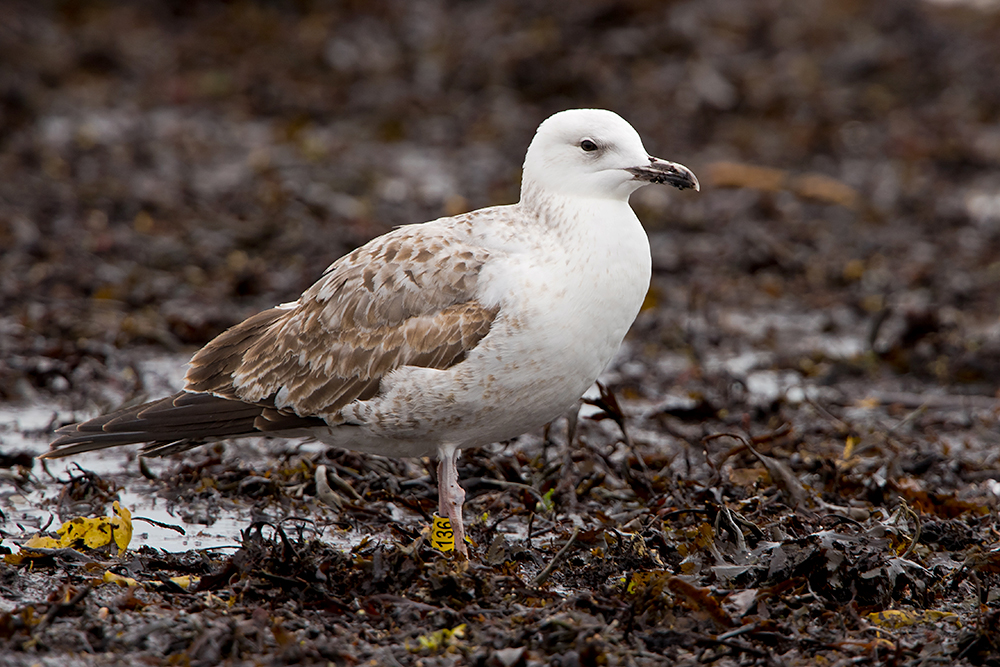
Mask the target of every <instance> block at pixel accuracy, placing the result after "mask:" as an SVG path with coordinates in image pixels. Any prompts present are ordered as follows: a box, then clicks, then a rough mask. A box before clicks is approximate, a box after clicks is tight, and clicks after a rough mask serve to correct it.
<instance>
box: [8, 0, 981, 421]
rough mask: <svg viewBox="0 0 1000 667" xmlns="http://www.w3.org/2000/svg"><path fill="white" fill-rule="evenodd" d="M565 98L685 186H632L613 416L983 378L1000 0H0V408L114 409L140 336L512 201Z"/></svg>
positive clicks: (284, 291)
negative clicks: (627, 330)
mask: <svg viewBox="0 0 1000 667" xmlns="http://www.w3.org/2000/svg"><path fill="white" fill-rule="evenodd" d="M591 106H592V107H604V108H608V109H613V110H615V111H617V112H618V113H619V114H621V115H622V116H623V117H625V118H626V119H627V120H628V121H630V122H631V123H632V124H633V125H634V126H635V127H636V129H637V130H638V131H639V133H640V134H641V135H642V137H643V138H644V141H645V144H646V148H647V149H648V150H649V151H650V153H651V154H653V155H658V156H660V157H663V158H667V159H671V160H675V161H678V162H681V163H683V164H686V165H687V166H689V167H690V168H692V169H693V170H694V171H695V172H696V173H697V174H698V175H699V177H700V178H701V180H702V183H703V190H702V192H701V193H700V194H693V193H679V192H676V191H673V190H669V189H666V188H645V189H643V190H642V191H641V192H640V193H637V195H636V196H634V198H633V205H634V206H635V208H636V210H637V212H638V214H639V217H640V218H641V219H642V220H643V222H644V224H646V226H647V229H648V230H649V232H650V236H651V244H652V247H653V254H654V270H655V275H654V280H653V285H652V289H651V291H650V295H649V299H648V300H647V307H646V309H645V310H644V312H643V313H642V314H641V316H640V319H639V321H638V323H637V326H636V327H635V328H634V330H633V332H632V334H631V336H630V339H629V341H630V342H629V345H628V346H627V348H626V350H625V352H624V353H623V356H622V358H621V359H620V360H619V362H618V364H617V365H616V368H615V370H614V372H613V373H612V375H611V379H612V381H613V384H614V385H615V388H616V389H617V390H619V391H620V392H622V393H623V395H624V396H625V397H626V399H628V400H636V401H643V400H645V401H647V402H650V403H656V402H658V401H661V402H662V401H663V400H664V396H667V397H669V396H674V397H675V398H676V400H677V401H678V404H677V405H676V406H671V405H666V404H663V405H661V407H662V409H663V410H665V411H667V412H670V411H673V412H674V413H676V414H682V413H684V411H687V414H689V415H697V414H699V413H698V410H701V409H708V411H709V412H708V413H707V414H713V413H715V414H718V410H719V409H722V408H723V406H724V405H728V404H730V402H731V401H733V400H736V399H738V400H736V405H751V406H754V405H755V406H757V409H758V410H759V411H760V412H758V413H755V414H756V416H757V417H759V418H760V419H762V420H763V421H762V423H764V424H766V423H767V419H768V418H769V417H768V415H770V414H772V413H773V411H774V410H776V409H777V408H775V405H776V402H778V403H780V402H781V401H786V400H792V398H794V397H795V396H798V398H802V395H800V394H801V391H800V393H799V394H795V395H794V396H793V395H792V394H789V393H788V392H789V391H791V390H792V389H793V388H795V387H799V388H800V389H801V387H803V386H806V387H816V388H831V387H832V388H834V390H836V391H837V392H839V393H838V394H836V396H834V397H833V398H836V397H837V396H840V399H841V400H843V401H844V402H845V403H850V402H851V401H857V400H861V399H864V398H865V397H866V396H868V395H869V394H870V393H871V392H872V391H881V392H882V393H883V394H884V396H882V398H880V399H879V398H878V397H877V400H882V401H886V400H888V399H886V398H885V396H888V395H889V394H890V393H891V392H897V393H898V392H906V391H945V392H949V393H962V394H980V395H983V396H992V395H993V394H994V393H995V392H996V390H997V387H998V382H1000V338H998V335H997V334H998V332H1000V329H998V324H997V321H996V315H997V306H998V293H997V291H998V289H997V288H998V286H1000V3H998V2H996V1H995V0H993V1H991V0H978V1H968V2H962V1H956V0H951V1H946V0H936V1H929V0H925V1H917V0H881V1H880V2H867V1H863V0H795V1H788V2H782V1H780V0H756V1H749V2H748V1H744V0H687V1H680V0H678V1H667V2H658V1H653V0H632V1H626V2H612V1H607V0H576V1H574V2H572V3H565V2H556V1H554V0H553V1H548V2H544V1H541V2H540V1H538V0H531V1H530V2H529V1H520V0H498V1H496V2H471V1H467V2H440V1H434V0H376V1H367V0H366V1H364V2H361V1H354V2H351V1H347V2H319V1H317V2H309V1H306V0H302V1H299V2H293V1H288V2H279V1H273V2H228V3H217V2H180V1H175V2H98V1H95V2H86V1H66V2H18V1H17V0H7V1H5V2H4V8H3V18H2V20H0V400H3V401H8V402H25V401H32V400H38V399H39V398H44V397H54V398H57V399H58V400H59V401H61V402H63V404H64V407H70V408H73V409H81V408H86V409H88V410H89V409H93V408H95V407H98V408H110V407H113V406H114V404H115V403H116V402H117V401H120V400H121V399H122V396H123V395H128V394H129V393H134V392H136V391H140V390H142V387H140V386H132V385H130V384H129V383H133V385H134V384H135V383H140V384H141V380H140V379H139V378H138V376H137V375H135V374H134V373H128V372H125V371H123V369H126V370H127V369H128V367H129V365H130V363H131V360H132V359H133V356H131V355H133V354H134V353H135V351H136V350H140V349H144V350H148V349H150V347H152V348H153V349H156V350H161V351H165V352H176V353H189V352H190V351H192V350H193V349H194V348H195V347H196V346H199V345H202V344H204V343H205V342H206V341H208V340H209V339H210V338H211V337H213V336H214V335H216V334H218V333H219V332H220V331H222V330H223V329H224V328H226V327H228V326H230V325H232V324H234V323H236V322H237V321H239V320H241V319H242V318H244V317H246V316H248V315H250V314H252V313H253V312H255V311H257V310H260V309H262V308H265V307H268V306H271V305H273V304H275V303H278V302H281V301H286V300H290V299H293V298H295V297H296V296H297V295H298V294H299V292H300V291H301V290H302V289H304V288H305V287H307V286H308V285H309V284H311V283H312V282H313V281H314V280H315V279H317V278H318V277H319V275H320V274H321V272H322V271H323V269H324V268H325V267H326V266H327V265H328V264H329V263H331V262H332V261H333V260H334V259H335V258H336V257H338V256H339V255H341V254H342V253H344V252H346V251H348V250H350V249H351V248H353V247H356V246H357V245H360V244H361V243H364V242H365V241H367V240H368V239H370V238H371V237H373V236H376V235H378V234H381V233H384V232H386V231H388V230H389V229H391V228H392V227H393V226H395V225H399V224H404V223H410V222H420V221H424V220H428V219H432V218H435V217H438V216H441V215H450V214H455V213H458V212H461V211H465V210H470V209H473V208H478V207H482V206H487V205H492V204H504V203H512V202H514V201H516V199H517V196H518V188H519V176H520V164H521V161H522V159H523V155H524V150H525V148H526V147H527V144H528V142H529V141H530V139H531V137H532V134H533V132H534V129H535V127H536V126H537V125H538V123H539V122H540V121H541V120H543V119H544V118H545V117H547V116H548V115H549V114H551V113H553V112H555V111H558V110H561V109H565V108H570V107H591ZM852 383H854V384H852ZM109 387H110V388H109ZM733 387H737V388H738V390H739V391H740V392H743V393H742V394H741V395H740V396H737V397H736V398H735V399H734V397H733V395H732V392H733V391H736V390H735V389H734V388H733ZM942 388H943V389H942ZM713 392H716V393H715V394H713ZM713 396H715V398H713ZM830 400H833V399H830Z"/></svg>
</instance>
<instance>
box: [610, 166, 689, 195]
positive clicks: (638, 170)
mask: <svg viewBox="0 0 1000 667" xmlns="http://www.w3.org/2000/svg"><path fill="white" fill-rule="evenodd" d="M625 171H627V172H629V173H630V174H632V175H634V176H635V178H636V180H637V181H646V182H648V183H668V184H669V185H672V186H674V187H675V188H677V189H678V190H686V189H688V188H693V189H694V190H695V191H696V192H697V191H699V190H701V185H700V184H699V183H698V177H697V176H695V175H694V172H693V171H691V170H690V169H688V168H687V167H685V166H684V165H682V164H677V163H676V162H667V161H666V160H661V159H660V158H658V157H650V158H649V164H648V165H645V166H642V167H629V168H628V169H626V170H625Z"/></svg>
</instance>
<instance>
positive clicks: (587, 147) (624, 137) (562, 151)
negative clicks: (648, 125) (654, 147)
mask: <svg viewBox="0 0 1000 667" xmlns="http://www.w3.org/2000/svg"><path fill="white" fill-rule="evenodd" d="M649 183H669V184H670V185H673V186H674V187H677V188H680V189H682V190H683V189H684V188H694V189H695V190H698V189H699V185H698V179H697V178H695V175H694V174H693V173H692V172H691V170H690V169H688V168H687V167H685V166H683V165H679V164H675V163H673V162H667V161H666V160H660V159H659V158H654V157H650V155H649V153H647V152H646V149H645V148H643V146H642V139H640V138H639V133H638V132H636V131H635V129H633V128H632V126H631V125H629V124H628V123H627V122H626V121H625V119H623V118H622V117H621V116H619V115H618V114H616V113H614V112H612V111H606V110H604V109H570V110H568V111H560V112H559V113H557V114H555V115H552V116H550V117H549V118H547V119H546V120H545V121H543V122H542V124H541V125H539V126H538V130H537V131H536V132H535V138H534V139H532V140H531V145H529V146H528V153H527V155H525V157H524V173H523V176H522V180H521V201H522V202H523V201H525V195H526V194H529V193H531V192H532V191H535V192H553V193H559V194H564V195H572V196H582V197H592V198H597V199H618V200H621V201H626V200H628V197H629V195H630V194H632V193H633V192H634V191H635V190H637V189H639V188H641V187H642V186H643V185H648V184H649ZM529 197H530V194H529Z"/></svg>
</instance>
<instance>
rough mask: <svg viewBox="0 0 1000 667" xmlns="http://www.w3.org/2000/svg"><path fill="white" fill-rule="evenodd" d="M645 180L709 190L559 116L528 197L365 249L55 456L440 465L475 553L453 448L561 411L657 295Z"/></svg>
mask: <svg viewBox="0 0 1000 667" xmlns="http://www.w3.org/2000/svg"><path fill="white" fill-rule="evenodd" d="M649 183H667V184H669V185H673V186H674V187H677V188H680V189H682V190H683V189H685V188H694V189H695V190H697V189H698V188H699V186H698V179H697V178H695V176H694V174H693V173H692V172H691V171H690V170H689V169H687V168H686V167H684V166H682V165H679V164H675V163H673V162H667V161H666V160H660V159H659V158H654V157H650V156H649V154H648V153H647V152H646V149H645V148H643V145H642V140H641V139H640V138H639V135H638V133H636V131H635V130H634V129H633V128H632V126H631V125H629V124H628V123H627V122H625V120H623V119H622V118H621V117H620V116H618V115H617V114H615V113H612V112H611V111H604V110H600V109H573V110H569V111H563V112H560V113H557V114H555V115H554V116H552V117H550V118H548V119H547V120H546V121H544V122H543V123H542V124H541V125H540V126H539V127H538V130H537V132H536V133H535V136H534V138H533V139H532V141H531V144H530V145H529V146H528V152H527V155H526V156H525V158H524V172H523V177H522V183H521V200H520V202H518V203H517V204H513V205H509V206H496V207H491V208H484V209H480V210H478V211H473V212H471V213H465V214H463V215H458V216H454V217H451V218H440V219H438V220H433V221H431V222H426V223H423V224H418V225H408V226H405V227H400V228H398V229H396V230H394V231H392V232H389V233H388V234H385V235H384V236H380V237H378V238H376V239H373V240H372V241H369V242H368V243H367V244H365V245H364V246H362V247H360V248H358V249H357V250H354V251H353V252H351V253H349V254H347V255H345V256H343V257H341V258H340V259H339V260H337V261H336V262H334V263H333V264H332V265H331V266H330V268H328V269H327V270H326V273H325V274H324V275H323V277H322V278H320V279H319V281H318V282H316V284H314V285H313V286H312V287H310V288H309V289H308V290H306V291H305V293H303V294H302V296H301V297H299V299H298V300H297V301H294V302H292V303H286V304H282V305H280V306H277V307H276V308H272V309H270V310H266V311H264V312H262V313H258V314H257V315H254V316H253V317H250V318H249V319H247V320H246V321H244V322H242V323H240V324H237V325H236V326H234V327H232V328H231V329H229V330H227V331H226V332H224V333H223V334H221V335H220V336H218V337H217V338H216V339H215V340H213V341H212V342H210V343H209V344H208V345H206V346H205V347H204V348H202V349H201V350H200V351H199V352H198V353H196V354H195V355H194V357H193V358H192V359H191V363H190V368H189V370H188V372H187V377H186V379H185V386H184V390H183V391H181V392H179V393H177V394H174V395H173V396H169V397H167V398H164V399H161V400H157V401H152V402H150V403H146V404H144V405H140V406H137V407H131V408H125V409H123V410H119V411H117V412H114V413H111V414H108V415H104V416H101V417H97V418H95V419H91V420H89V421H85V422H82V423H79V424H71V425H69V426H64V427H62V428H60V429H58V430H57V431H56V433H57V434H58V438H56V440H55V441H54V442H53V443H52V445H51V447H52V449H51V451H49V452H47V453H46V454H45V455H44V456H45V457H46V458H56V457H61V456H69V455H72V454H77V453H80V452H85V451H90V450H94V449H102V448H104V447H116V446H118V445H126V444H132V443H147V444H146V445H145V446H144V447H143V448H142V450H141V451H142V454H144V455H147V456H162V455H165V454H170V453H174V452H179V451H184V450H186V449H190V448H191V447H195V446H197V445H200V444H203V443H205V442H209V441H213V440H217V439H220V438H232V437H238V436H249V435H274V436H282V437H313V438H316V439H318V440H320V441H322V442H324V443H328V444H330V445H334V446H337V447H343V448H347V449H354V450H360V451H365V452H372V453H376V454H382V455H385V456H430V455H437V457H438V487H439V488H438V497H439V504H440V514H441V516H443V517H447V518H448V519H450V520H451V524H452V527H453V529H454V530H455V542H456V548H457V549H458V551H459V553H461V554H465V553H466V547H465V541H464V537H465V532H464V528H463V524H462V503H463V502H464V500H465V491H464V490H463V489H462V487H461V486H459V484H458V472H457V469H456V461H457V459H458V452H459V450H460V449H461V448H463V447H478V446H482V445H486V444H489V443H491V442H497V441H500V440H506V439H509V438H513V437H515V436H517V435H520V434H521V433H524V432H525V431H528V430H530V429H533V428H536V427H538V426H541V425H542V424H545V423H546V422H549V421H551V420H552V419H554V418H556V417H558V416H559V415H561V414H563V413H565V412H566V410H568V409H569V408H570V407H571V406H572V405H573V404H574V403H575V402H576V401H577V400H578V399H579V398H580V396H581V395H582V394H583V393H584V392H585V391H586V390H587V389H588V388H589V387H590V386H591V384H592V383H593V382H594V380H596V379H597V376H598V375H599V374H600V372H601V371H602V370H603V369H604V367H605V366H606V365H607V364H608V362H609V361H610V360H611V357H612V356H613V355H614V353H615V351H616V350H617V349H618V346H619V345H620V344H621V342H622V339H623V338H624V337H625V333H626V332H627V331H628V328H629V327H630V326H631V324H632V321H633V320H634V319H635V316H636V314H638V312H639V307H640V306H641V304H642V301H643V298H644V297H645V295H646V291H647V289H648V288H649V277H650V256H649V243H648V240H647V238H646V233H645V231H644V230H643V228H642V225H641V224H640V223H639V220H638V219H637V218H636V216H635V213H633V212H632V209H631V207H630V206H629V204H628V198H629V195H630V194H631V193H632V192H634V191H635V190H636V189H638V188H640V187H642V186H644V185H647V184H649Z"/></svg>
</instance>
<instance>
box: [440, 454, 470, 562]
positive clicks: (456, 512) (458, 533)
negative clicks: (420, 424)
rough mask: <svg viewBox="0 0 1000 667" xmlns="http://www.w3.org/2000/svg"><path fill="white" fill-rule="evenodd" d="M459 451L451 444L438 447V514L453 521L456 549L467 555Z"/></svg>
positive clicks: (463, 493) (463, 490)
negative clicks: (459, 475) (459, 472)
mask: <svg viewBox="0 0 1000 667" xmlns="http://www.w3.org/2000/svg"><path fill="white" fill-rule="evenodd" d="M458 452H459V450H458V448H457V447H453V446H450V445H449V446H446V447H441V448H440V449H438V514H439V515H440V516H442V517H445V518H447V519H449V520H450V521H451V529H452V530H453V531H455V550H456V551H457V552H458V553H459V554H461V555H463V556H467V555H468V551H467V550H466V548H465V526H464V525H463V524H462V504H463V503H465V489H463V488H462V487H461V486H459V484H458V466H457V463H458Z"/></svg>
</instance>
